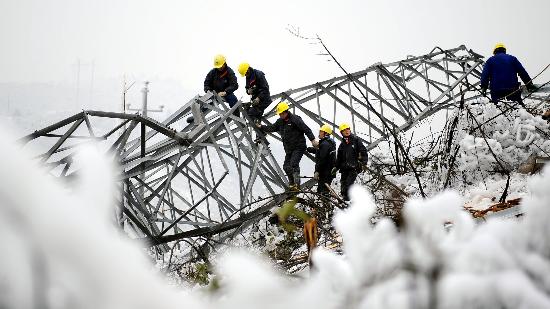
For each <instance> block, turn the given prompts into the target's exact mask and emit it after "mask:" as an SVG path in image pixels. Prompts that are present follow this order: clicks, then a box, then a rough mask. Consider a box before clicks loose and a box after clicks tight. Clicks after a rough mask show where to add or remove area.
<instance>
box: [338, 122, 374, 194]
mask: <svg viewBox="0 0 550 309" xmlns="http://www.w3.org/2000/svg"><path fill="white" fill-rule="evenodd" d="M339 130H340V134H342V142H341V143H340V145H339V146H338V152H337V154H336V167H334V168H333V169H332V174H333V175H335V174H336V172H337V171H340V175H341V176H340V187H341V190H340V192H341V193H342V198H343V199H344V201H349V200H350V198H349V188H350V187H351V185H353V183H354V182H355V179H356V178H357V174H358V173H359V172H361V171H364V170H366V169H367V149H366V148H365V146H364V145H363V142H361V140H360V139H359V138H358V137H357V136H355V135H353V134H352V133H351V129H350V126H349V124H347V123H342V124H341V125H340V127H339Z"/></svg>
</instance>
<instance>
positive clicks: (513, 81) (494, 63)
mask: <svg viewBox="0 0 550 309" xmlns="http://www.w3.org/2000/svg"><path fill="white" fill-rule="evenodd" d="M518 75H519V77H520V78H521V80H522V81H523V83H524V84H525V85H526V87H527V89H528V90H529V91H535V90H536V87H535V86H534V85H533V82H532V81H531V77H529V74H527V71H525V69H524V68H523V66H522V65H521V63H520V62H519V60H518V59H517V58H516V57H514V56H512V55H508V54H506V47H505V46H504V45H503V44H502V43H499V44H497V45H496V46H495V48H494V50H493V56H492V57H491V58H489V59H487V62H485V66H484V67H483V72H482V73H481V92H482V94H483V95H485V93H486V91H487V88H489V85H490V87H491V101H492V102H494V103H497V102H498V101H499V100H502V99H507V100H510V101H515V102H518V103H522V99H521V90H519V89H520V83H519V81H518Z"/></svg>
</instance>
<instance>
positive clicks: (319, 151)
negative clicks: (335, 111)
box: [307, 124, 336, 195]
mask: <svg viewBox="0 0 550 309" xmlns="http://www.w3.org/2000/svg"><path fill="white" fill-rule="evenodd" d="M307 150H308V152H309V153H314V154H315V173H314V174H313V179H315V180H317V193H319V194H323V195H328V188H327V186H330V184H331V183H332V180H333V179H334V175H333V174H332V169H333V168H334V167H335V165H336V143H335V142H334V139H332V128H331V127H330V126H329V125H328V124H324V125H322V126H321V128H320V129H319V148H314V147H309V148H308V149H307Z"/></svg>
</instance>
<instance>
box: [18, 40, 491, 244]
mask: <svg viewBox="0 0 550 309" xmlns="http://www.w3.org/2000/svg"><path fill="white" fill-rule="evenodd" d="M482 64H483V61H482V57H481V56H480V55H478V54H476V53H474V52H472V51H471V50H468V49H466V47H464V46H460V47H457V48H454V49H449V50H442V49H440V48H434V49H433V50H432V51H431V52H430V53H428V54H426V55H422V56H418V57H409V58H407V59H405V60H402V61H398V62H393V63H389V64H381V63H377V64H374V65H372V66H369V67H368V68H366V69H365V70H362V71H359V72H356V73H352V74H349V75H345V76H339V77H335V78H332V79H329V80H326V81H322V82H317V83H314V84H311V85H308V86H305V87H301V88H297V89H291V90H288V91H285V92H282V93H280V94H276V95H274V96H273V97H272V99H273V100H274V104H273V108H274V106H275V105H276V104H275V103H276V102H279V101H282V100H285V101H288V102H289V103H290V106H291V109H292V110H293V111H294V112H295V113H297V114H299V115H301V116H302V118H304V120H305V122H306V123H307V124H309V125H310V127H311V128H312V130H314V131H316V130H317V127H318V126H319V125H321V124H323V123H328V124H330V125H332V126H333V127H334V128H336V127H337V123H340V122H342V121H346V122H349V123H350V124H351V125H352V128H353V130H354V131H355V132H356V133H357V135H358V136H359V137H360V138H362V139H363V140H364V142H365V143H366V144H367V145H368V149H369V150H370V149H373V148H374V147H376V146H377V145H378V144H379V143H380V142H381V141H383V140H388V139H391V136H392V135H391V134H389V132H388V130H387V128H384V126H383V125H382V122H381V120H380V119H379V118H377V117H376V116H375V114H376V113H374V110H376V111H377V112H378V114H379V115H381V116H382V117H383V118H384V120H385V121H386V122H387V123H388V124H389V125H390V127H391V128H393V130H394V132H395V133H396V134H397V133H400V132H404V131H406V130H408V129H410V128H412V127H413V126H415V125H416V124H417V123H419V122H420V121H422V120H423V119H425V118H427V117H429V116H431V115H433V114H435V113H437V112H439V111H442V110H447V109H452V108H454V107H455V106H457V104H458V103H457V102H459V101H460V99H461V97H464V101H465V102H468V101H470V100H476V99H478V98H479V92H476V91H472V90H474V89H476V87H478V85H479V78H480V75H481V65H482ZM352 83H355V84H356V85H357V86H358V88H359V90H360V91H361V92H362V93H359V91H358V90H357V88H355V85H353V84H352ZM365 97H366V98H367V99H368V100H365ZM244 104H245V103H242V102H238V103H237V105H235V106H234V107H233V108H229V107H228V106H227V104H225V103H224V102H223V100H222V99H221V98H220V97H218V96H217V95H214V94H211V93H207V94H205V95H202V96H196V97H195V98H193V99H191V100H190V101H189V102H187V103H186V104H185V105H183V106H182V107H181V108H180V109H179V110H178V111H176V112H175V113H173V114H172V115H171V116H170V117H168V118H167V119H166V120H164V121H163V122H157V121H155V120H153V119H151V118H148V117H142V116H140V115H129V114H122V113H112V112H101V111H83V112H81V113H78V114H76V115H74V116H72V117H69V118H67V119H65V120H62V121H60V122H58V123H56V124H53V125H51V126H48V127H46V128H44V129H41V130H38V131H35V132H34V133H32V134H30V135H28V136H26V137H23V138H22V139H21V141H22V142H24V143H28V142H30V141H35V142H34V143H37V144H39V145H42V146H45V145H46V146H47V147H46V148H45V151H44V153H42V154H41V155H39V156H37V159H39V160H41V161H42V162H43V163H44V164H45V165H46V166H48V167H49V168H50V170H51V172H52V173H53V174H54V175H56V176H59V177H63V178H68V179H70V178H72V177H74V176H76V175H78V167H77V166H76V164H75V162H74V161H73V157H74V151H75V148H76V147H77V146H78V145H81V144H83V143H89V142H90V141H97V142H98V143H99V144H100V145H102V147H104V150H105V152H106V153H107V154H109V155H111V156H112V158H113V159H115V160H116V161H117V162H118V163H119V164H120V166H121V171H122V172H121V174H120V177H119V181H120V196H119V201H118V202H119V205H120V209H121V214H120V218H119V220H120V223H123V224H126V225H127V226H129V227H132V228H133V229H134V230H135V231H136V234H137V237H138V238H140V239H142V240H145V241H146V242H147V243H148V244H150V245H158V246H159V248H161V249H163V250H167V249H169V245H173V244H174V243H179V242H176V241H178V240H183V241H184V242H185V243H187V244H189V250H192V249H191V247H193V248H197V247H201V248H203V249H204V248H205V244H207V243H208V244H217V243H224V242H226V241H227V240H229V239H231V238H232V236H234V235H236V234H237V233H239V232H240V231H242V229H244V228H245V227H247V226H248V225H250V224H252V223H254V222H257V221H258V220H260V219H261V218H263V217H265V215H266V214H268V213H269V211H270V209H271V208H272V207H274V206H276V205H278V204H279V203H280V202H281V201H282V200H283V199H284V198H285V195H284V193H282V192H284V189H285V188H286V186H287V180H286V177H285V176H284V173H283V172H282V169H281V167H280V163H281V161H282V160H281V158H275V156H274V155H273V154H274V153H282V150H281V149H282V146H281V145H280V142H278V140H280V137H279V136H278V135H277V134H270V135H269V136H268V140H269V141H270V143H269V144H267V143H265V142H263V141H262V142H259V143H255V142H254V139H253V136H254V134H255V133H254V132H252V131H253V129H252V128H251V126H250V125H249V123H250V121H249V119H248V118H247V116H246V115H245V113H244V109H243V106H244ZM236 109H238V110H239V111H240V113H241V115H245V116H243V117H237V116H235V115H234V111H235V110H236ZM190 115H192V116H193V117H194V123H192V124H187V123H185V120H184V119H186V117H188V116H190ZM275 117H276V116H275V114H274V113H273V112H272V111H271V112H266V116H265V119H264V121H267V122H273V121H274V120H275V119H274V118H275ZM173 127H179V128H178V129H173ZM100 132H101V133H100ZM335 136H336V137H337V138H339V136H338V134H335ZM309 158H310V159H311V157H309ZM313 185H314V184H313V181H311V180H310V181H308V182H306V183H305V184H303V187H304V188H308V189H309V188H311V187H312V186H313Z"/></svg>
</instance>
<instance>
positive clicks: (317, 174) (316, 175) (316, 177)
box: [313, 172, 319, 180]
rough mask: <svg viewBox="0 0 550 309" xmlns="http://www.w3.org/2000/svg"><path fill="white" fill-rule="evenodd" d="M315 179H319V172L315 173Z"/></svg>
mask: <svg viewBox="0 0 550 309" xmlns="http://www.w3.org/2000/svg"><path fill="white" fill-rule="evenodd" d="M313 179H315V180H319V172H315V173H313Z"/></svg>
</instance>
